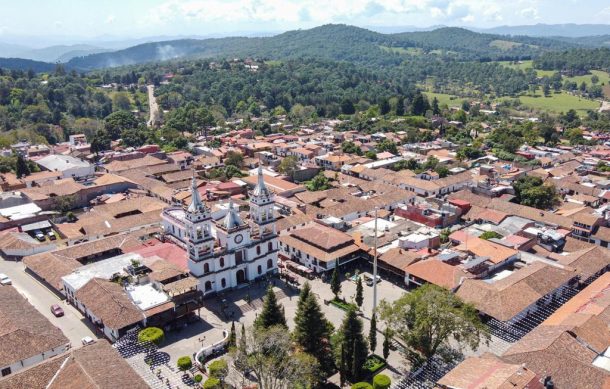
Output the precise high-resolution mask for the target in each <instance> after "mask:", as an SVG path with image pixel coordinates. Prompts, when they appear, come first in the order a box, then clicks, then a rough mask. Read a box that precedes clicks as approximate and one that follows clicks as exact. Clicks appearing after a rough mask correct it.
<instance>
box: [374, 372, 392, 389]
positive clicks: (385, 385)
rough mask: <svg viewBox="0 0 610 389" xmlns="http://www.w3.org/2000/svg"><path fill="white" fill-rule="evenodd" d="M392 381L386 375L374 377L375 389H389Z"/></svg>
mask: <svg viewBox="0 0 610 389" xmlns="http://www.w3.org/2000/svg"><path fill="white" fill-rule="evenodd" d="M391 384H392V381H391V380H390V377H388V376H387V375H385V374H377V375H376V376H375V377H373V389H389V387H390V385H391Z"/></svg>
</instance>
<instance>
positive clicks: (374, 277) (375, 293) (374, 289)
mask: <svg viewBox="0 0 610 389" xmlns="http://www.w3.org/2000/svg"><path fill="white" fill-rule="evenodd" d="M376 310H377V208H375V257H374V259H373V315H374V314H375V311H376Z"/></svg>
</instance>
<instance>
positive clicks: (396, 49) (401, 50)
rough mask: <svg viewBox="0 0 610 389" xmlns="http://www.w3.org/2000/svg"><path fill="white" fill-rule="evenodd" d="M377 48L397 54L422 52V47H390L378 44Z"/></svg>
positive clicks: (418, 53)
mask: <svg viewBox="0 0 610 389" xmlns="http://www.w3.org/2000/svg"><path fill="white" fill-rule="evenodd" d="M379 48H380V49H381V50H383V51H388V52H391V53H397V54H407V55H421V54H423V53H424V51H423V50H422V49H420V48H419V47H407V48H404V47H390V46H379Z"/></svg>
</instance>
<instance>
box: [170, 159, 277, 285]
mask: <svg viewBox="0 0 610 389" xmlns="http://www.w3.org/2000/svg"><path fill="white" fill-rule="evenodd" d="M191 192H192V196H191V199H192V201H191V204H190V205H189V207H188V208H187V209H186V211H185V214H184V218H183V223H184V228H183V229H182V228H176V229H174V230H175V231H180V232H179V234H184V233H185V234H186V237H185V236H184V235H182V236H175V237H176V238H178V239H180V240H183V241H184V240H185V241H186V243H187V244H186V246H187V249H188V257H189V261H188V265H189V270H190V272H191V274H192V275H193V276H194V277H196V278H197V279H198V280H199V289H200V290H201V291H203V292H204V294H210V293H215V292H219V291H222V290H227V289H232V288H237V287H239V286H240V285H244V284H248V283H249V282H250V281H253V280H255V279H257V278H260V277H263V276H265V275H267V274H273V273H276V272H277V254H278V249H279V246H278V237H277V233H276V230H275V218H274V214H273V208H274V200H273V196H272V193H271V192H270V191H269V190H268V189H267V187H266V186H265V182H264V180H263V175H262V170H261V169H259V172H258V183H257V185H256V187H255V188H254V190H253V191H252V192H251V193H250V221H251V223H250V224H248V223H246V222H244V221H243V220H242V219H241V218H240V216H239V212H238V210H237V209H235V207H234V206H233V203H232V202H231V203H229V209H228V211H227V213H226V215H225V216H224V218H223V219H222V220H221V221H219V222H216V223H215V222H214V221H213V218H212V215H211V211H210V209H209V208H208V207H207V206H206V205H205V203H204V202H203V201H202V200H201V196H200V194H199V191H198V189H197V184H196V182H195V179H193V182H192V187H191ZM163 218H164V219H165V218H168V219H170V220H168V225H171V224H176V222H177V221H178V219H176V218H174V217H171V216H169V215H167V216H166V212H164V213H163ZM164 224H165V222H164ZM165 232H166V233H168V234H171V235H173V231H172V229H169V228H168V229H166V230H165ZM185 238H186V239H185Z"/></svg>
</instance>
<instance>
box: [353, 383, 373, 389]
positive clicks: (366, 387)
mask: <svg viewBox="0 0 610 389" xmlns="http://www.w3.org/2000/svg"><path fill="white" fill-rule="evenodd" d="M351 389H373V387H372V386H371V384H369V383H368V382H356V383H355V384H354V385H352V387H351Z"/></svg>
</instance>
